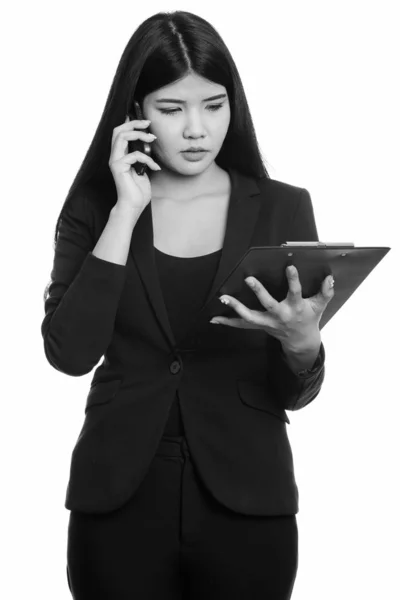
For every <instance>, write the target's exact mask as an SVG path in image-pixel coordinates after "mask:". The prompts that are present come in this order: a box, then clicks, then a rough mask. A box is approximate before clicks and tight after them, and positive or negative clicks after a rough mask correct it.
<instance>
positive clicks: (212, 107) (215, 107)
mask: <svg viewBox="0 0 400 600" xmlns="http://www.w3.org/2000/svg"><path fill="white" fill-rule="evenodd" d="M221 107H222V104H209V106H207V109H208V110H210V111H211V112H216V111H217V110H219V109H220V108H221ZM159 110H160V112H162V113H164V114H166V115H172V114H174V113H176V112H178V111H179V110H180V109H179V108H174V109H169V110H168V109H165V108H160V109H159Z"/></svg>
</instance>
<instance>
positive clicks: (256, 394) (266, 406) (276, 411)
mask: <svg viewBox="0 0 400 600" xmlns="http://www.w3.org/2000/svg"><path fill="white" fill-rule="evenodd" d="M236 383H237V386H238V391H239V396H240V399H241V401H242V402H243V404H246V405H247V406H250V407H251V408H256V409H258V410H263V411H265V412H268V413H270V414H271V415H274V417H277V418H278V419H281V421H285V423H290V421H289V417H288V416H287V414H286V411H285V409H284V408H281V407H280V406H279V405H278V404H277V403H276V401H275V399H274V397H273V396H272V394H271V392H270V391H269V390H268V389H267V388H266V387H264V386H263V385H260V384H257V383H254V382H252V381H244V380H237V382H236Z"/></svg>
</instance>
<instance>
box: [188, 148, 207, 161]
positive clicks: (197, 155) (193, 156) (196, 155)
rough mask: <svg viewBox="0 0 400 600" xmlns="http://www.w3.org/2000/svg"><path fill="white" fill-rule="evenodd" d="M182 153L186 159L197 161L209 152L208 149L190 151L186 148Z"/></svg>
mask: <svg viewBox="0 0 400 600" xmlns="http://www.w3.org/2000/svg"><path fill="white" fill-rule="evenodd" d="M182 154H183V156H184V157H185V160H188V161H191V162H196V161H199V160H202V159H203V158H204V157H205V155H206V154H207V151H206V150H203V151H202V152H189V151H188V150H185V151H184V152H182Z"/></svg>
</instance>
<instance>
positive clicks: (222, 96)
mask: <svg viewBox="0 0 400 600" xmlns="http://www.w3.org/2000/svg"><path fill="white" fill-rule="evenodd" d="M220 98H226V94H218V95H217V96H211V98H204V100H203V102H209V101H210V100H219V99H220ZM156 102H176V103H177V104H186V100H178V99H177V98H160V99H159V100H156Z"/></svg>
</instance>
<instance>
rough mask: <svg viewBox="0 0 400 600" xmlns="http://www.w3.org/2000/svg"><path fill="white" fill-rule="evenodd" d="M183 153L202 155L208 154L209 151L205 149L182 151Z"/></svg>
mask: <svg viewBox="0 0 400 600" xmlns="http://www.w3.org/2000/svg"><path fill="white" fill-rule="evenodd" d="M182 152H183V153H184V154H186V153H190V154H196V153H201V152H208V150H204V149H201V150H182Z"/></svg>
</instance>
